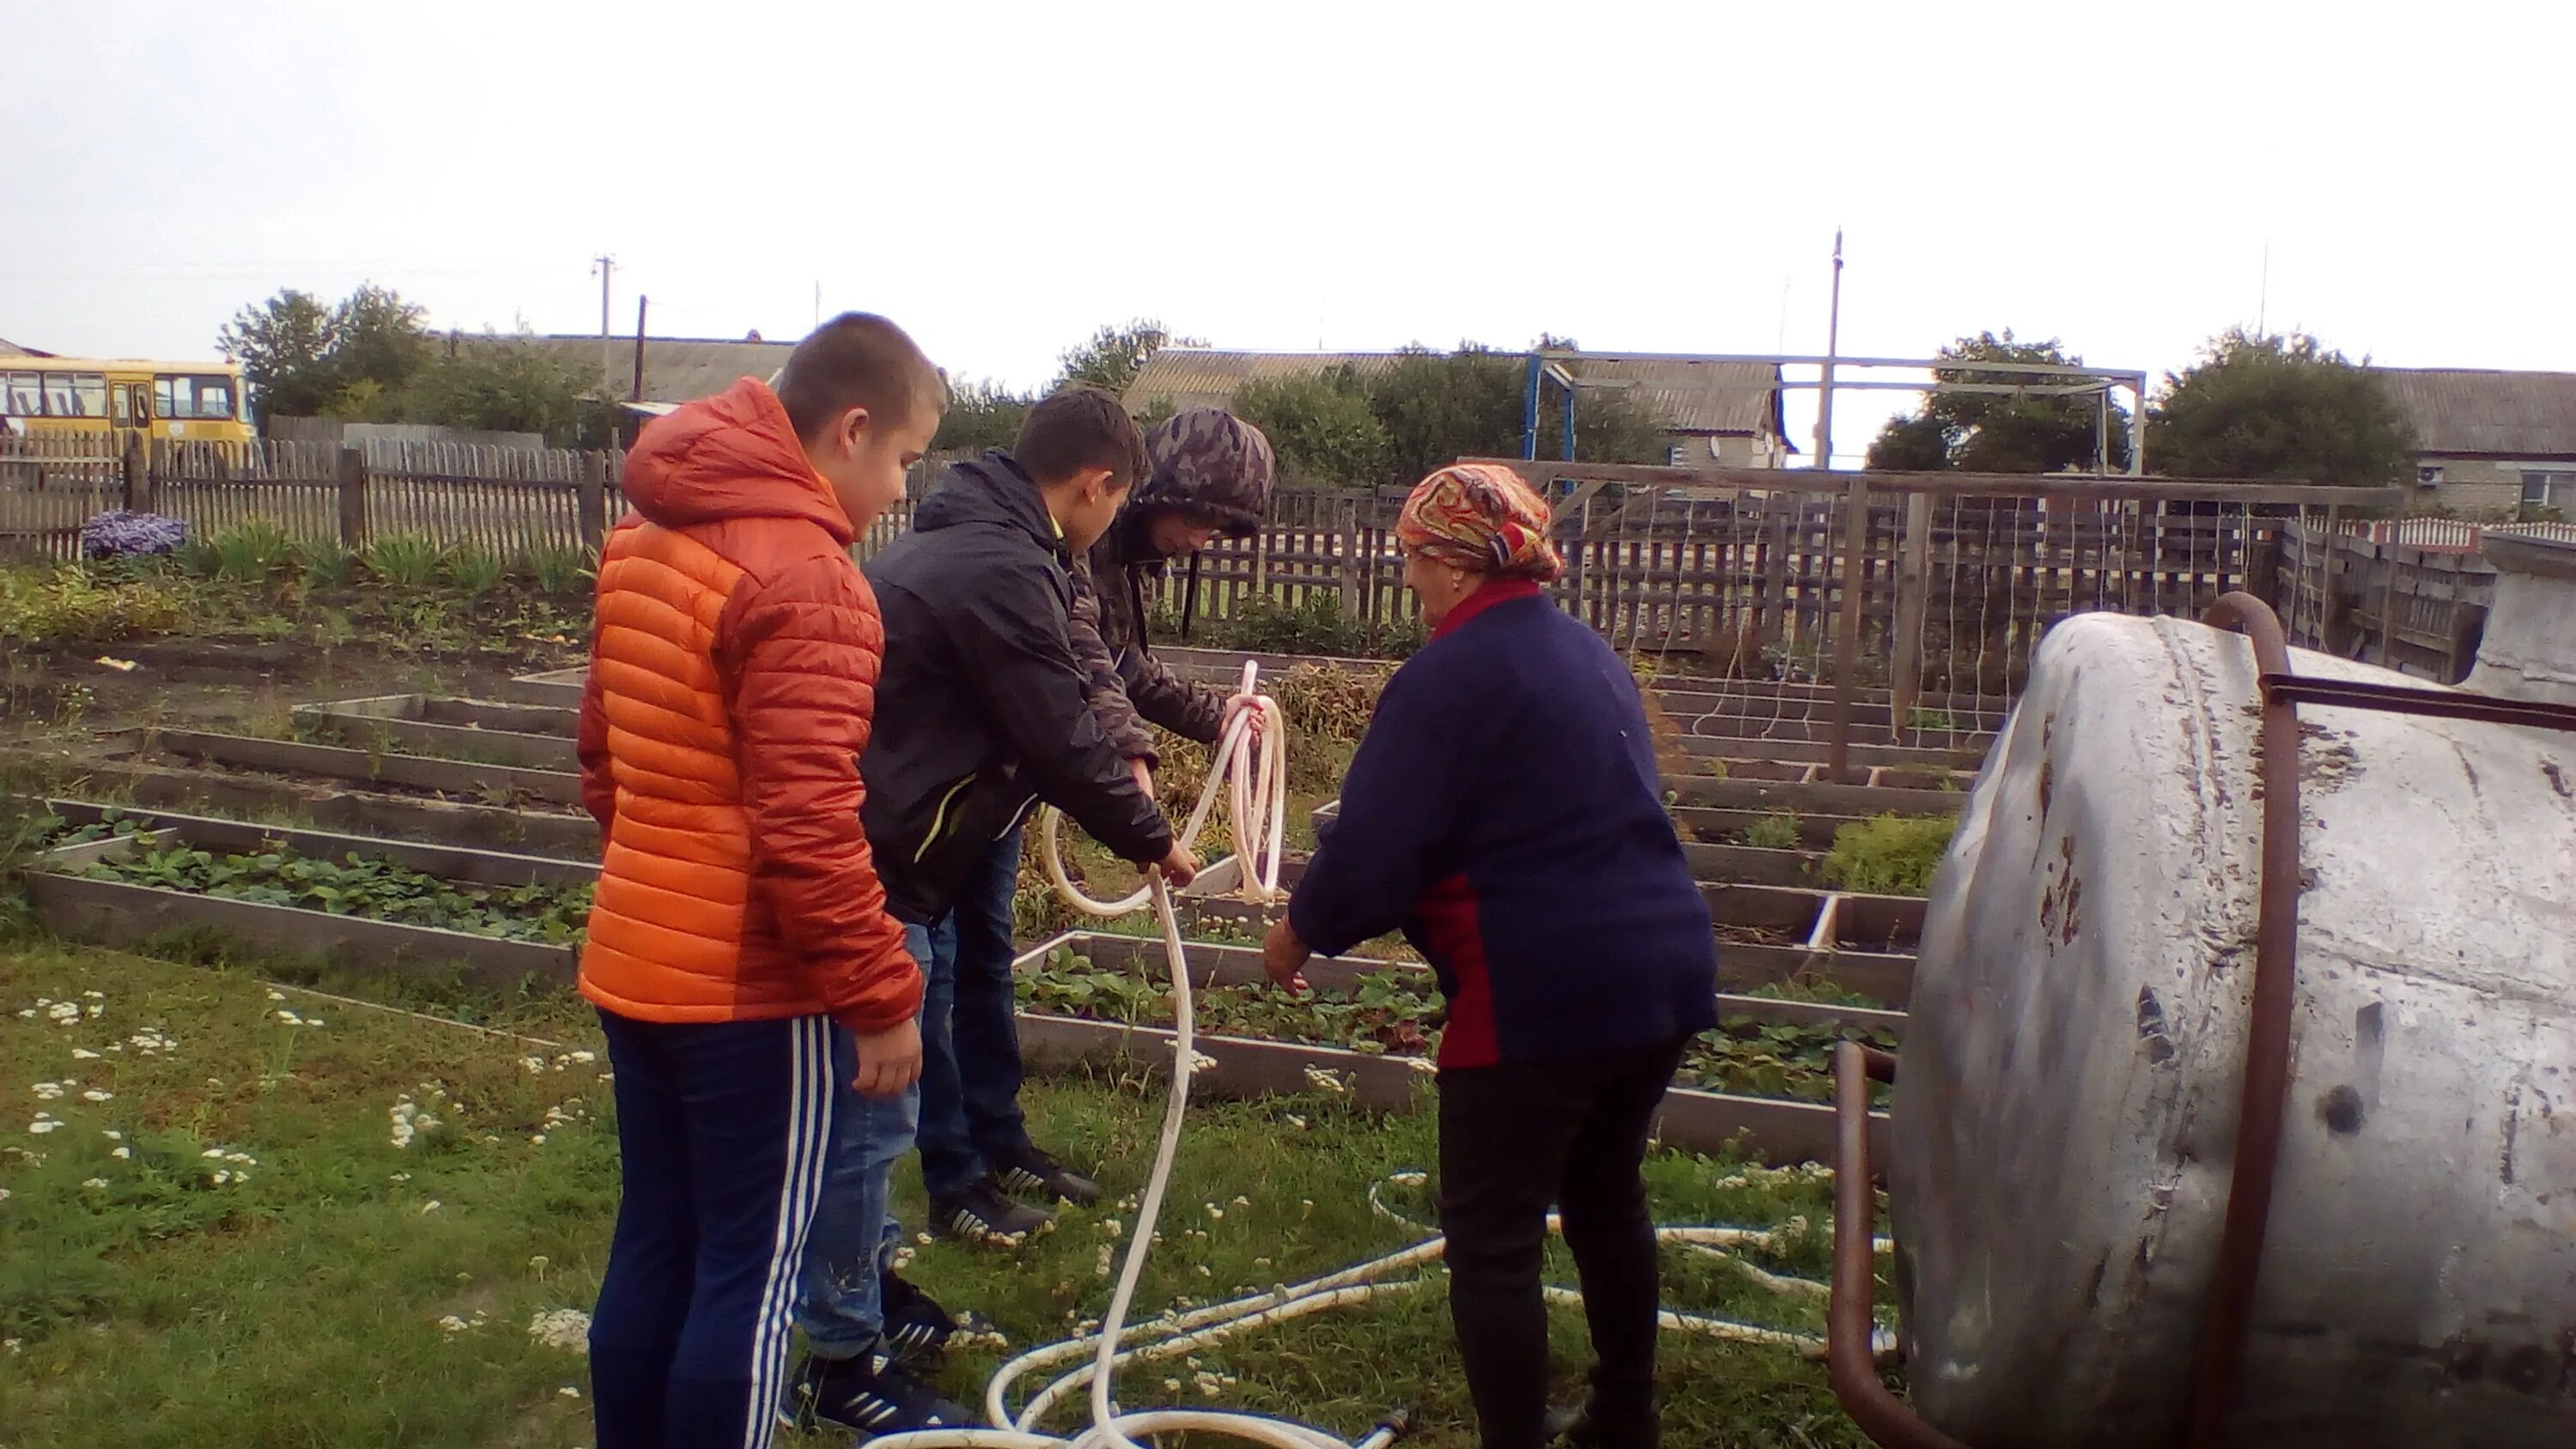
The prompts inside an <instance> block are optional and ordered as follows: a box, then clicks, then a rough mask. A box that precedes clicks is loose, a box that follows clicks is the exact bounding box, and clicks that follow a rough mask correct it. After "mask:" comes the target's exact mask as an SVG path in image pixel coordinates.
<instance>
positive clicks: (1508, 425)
mask: <svg viewBox="0 0 2576 1449" xmlns="http://www.w3.org/2000/svg"><path fill="white" fill-rule="evenodd" d="M1526 367H1527V362H1526V360H1525V359H1524V358H1522V357H1521V356H1520V355H1518V354H1505V353H1497V352H1494V351H1493V350H1491V349H1489V348H1485V347H1480V346H1478V345H1477V344H1475V343H1472V342H1465V343H1460V344H1459V346H1458V350H1457V351H1455V352H1434V351H1432V350H1431V349H1429V348H1427V347H1420V346H1415V347H1408V348H1406V349H1404V351H1403V352H1402V353H1401V354H1400V355H1399V356H1398V357H1397V358H1396V360H1395V362H1394V363H1393V365H1391V366H1389V367H1388V368H1387V369H1386V370H1385V371H1384V372H1381V373H1379V374H1378V375H1377V377H1376V378H1375V379H1373V380H1372V381H1371V383H1370V385H1369V410H1370V411H1371V412H1374V413H1376V414H1377V420H1378V423H1379V425H1380V426H1382V427H1384V428H1385V429H1386V437H1387V454H1388V462H1389V463H1391V464H1392V465H1393V466H1394V468H1395V473H1396V479H1397V480H1398V481H1404V482H1410V481H1411V480H1413V479H1416V478H1419V477H1421V476H1422V475H1423V474H1425V473H1428V472H1430V471H1432V470H1433V469H1435V468H1438V467H1440V466H1441V465H1442V464H1444V463H1452V462H1455V461H1457V460H1458V459H1459V458H1461V457H1484V458H1508V457H1513V456H1516V455H1517V454H1518V453H1519V452H1520V448H1521V398H1522V393H1523V391H1524V387H1525V383H1526V377H1527V374H1526V370H1525V369H1526ZM1577 426H1578V430H1579V428H1580V423H1579V421H1578V424H1577Z"/></svg>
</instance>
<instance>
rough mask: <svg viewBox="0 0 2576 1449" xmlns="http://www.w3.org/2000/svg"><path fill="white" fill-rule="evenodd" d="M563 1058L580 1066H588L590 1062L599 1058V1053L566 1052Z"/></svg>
mask: <svg viewBox="0 0 2576 1449" xmlns="http://www.w3.org/2000/svg"><path fill="white" fill-rule="evenodd" d="M564 1060H566V1061H569V1062H573V1063H576V1064H578V1065H581V1066H588V1065H590V1064H591V1063H592V1062H595V1061H598V1060H599V1054H598V1053H597V1052H568V1053H566V1054H565V1056H564Z"/></svg>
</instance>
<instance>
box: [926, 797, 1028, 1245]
mask: <svg viewBox="0 0 2576 1449" xmlns="http://www.w3.org/2000/svg"><path fill="white" fill-rule="evenodd" d="M1019 878H1020V834H1019V832H1018V831H1016V830H1015V831H1012V832H1011V833H1010V834H1009V835H1006V836H1004V837H1002V838H1001V839H1000V840H997V841H995V842H993V847H992V849H991V850H990V851H988V852H986V854H985V856H984V860H983V863H982V864H980V865H978V866H976V867H975V870H974V873H973V874H971V875H969V876H968V877H967V879H966V887H965V890H964V891H963V892H962V893H961V894H960V895H959V896H958V898H957V908H956V909H955V910H953V911H951V912H949V913H948V915H946V916H945V917H942V918H941V920H940V922H939V925H938V927H937V928H936V930H935V931H934V933H933V935H932V939H931V949H932V951H933V953H934V954H935V956H936V957H937V959H936V960H935V961H933V962H932V963H930V964H929V965H928V966H927V967H926V968H925V969H927V970H928V971H929V973H930V977H929V982H928V985H927V988H926V990H925V992H924V994H923V997H922V1003H921V1183H922V1186H923V1187H924V1188H925V1189H927V1190H928V1191H929V1193H930V1197H931V1200H932V1201H933V1202H937V1201H939V1200H940V1199H943V1198H947V1197H952V1196H955V1195H956V1194H958V1193H961V1192H963V1191H965V1190H966V1189H967V1188H968V1187H970V1186H972V1185H974V1183H975V1180H976V1179H977V1178H980V1177H982V1176H983V1175H984V1173H985V1172H986V1171H987V1170H988V1169H990V1168H991V1167H992V1166H993V1164H994V1162H995V1161H996V1160H1009V1159H1011V1158H1013V1157H1015V1156H1017V1155H1018V1154H1019V1153H1021V1152H1023V1151H1026V1150H1027V1148H1028V1146H1029V1129H1028V1122H1027V1120H1026V1119H1025V1118H1024V1117H1023V1116H1022V1115H1021V1113H1020V1031H1019V1021H1018V1018H1017V1015H1016V1013H1017V1011H1018V1007H1019V1003H1018V1002H1017V1001H1016V1000H1015V999H1014V998H1013V995H1012V990H1011V958H1012V955H1013V948H1012V945H1011V896H1012V893H1013V891H1014V889H1015V888H1016V887H1017V885H1018V884H1019Z"/></svg>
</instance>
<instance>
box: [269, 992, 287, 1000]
mask: <svg viewBox="0 0 2576 1449" xmlns="http://www.w3.org/2000/svg"><path fill="white" fill-rule="evenodd" d="M268 999H269V1000H271V1001H284V1000H285V999H286V993H285V992H283V991H272V992H270V993H268Z"/></svg>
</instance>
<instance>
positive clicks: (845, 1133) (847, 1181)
mask: <svg viewBox="0 0 2576 1449" xmlns="http://www.w3.org/2000/svg"><path fill="white" fill-rule="evenodd" d="M903 944H904V949H905V950H907V951H910V952H911V953H912V959H913V960H915V961H917V962H920V963H922V970H923V972H924V974H925V975H927V974H928V972H929V969H930V968H929V963H930V961H931V959H932V957H933V954H934V953H933V952H932V950H931V939H930V930H929V928H928V927H925V926H906V927H904V933H903ZM858 1074H859V1061H858V1043H857V1041H856V1039H854V1038H853V1037H852V1036H851V1035H850V1034H849V1033H848V1032H846V1031H843V1030H842V1029H841V1028H839V1027H837V1026H835V1027H834V1028H832V1075H833V1082H834V1085H835V1086H836V1087H837V1088H838V1089H839V1090H838V1093H837V1095H836V1097H835V1100H834V1102H833V1106H832V1144H831V1149H830V1151H829V1153H828V1154H827V1156H826V1158H825V1161H824V1166H823V1200H822V1203H821V1205H820V1206H819V1207H818V1208H817V1209H816V1210H815V1213H814V1226H813V1228H812V1230H811V1231H810V1232H808V1233H807V1235H806V1239H805V1258H804V1263H803V1267H802V1270H801V1271H800V1272H799V1274H798V1277H797V1296H796V1326H797V1327H798V1328H799V1329H802V1330H803V1331H804V1334H805V1343H806V1346H807V1347H808V1348H810V1349H811V1350H813V1352H814V1355H815V1357H817V1358H856V1357H858V1356H859V1355H860V1354H863V1353H867V1352H870V1351H871V1350H873V1349H874V1348H875V1347H876V1345H877V1339H878V1336H879V1335H881V1334H882V1333H883V1332H884V1331H885V1304H884V1302H883V1292H882V1290H881V1288H880V1286H879V1282H878V1274H880V1273H882V1272H884V1271H885V1269H886V1268H887V1267H888V1266H889V1265H890V1263H891V1262H892V1259H893V1256H894V1247H895V1244H896V1242H897V1241H898V1233H899V1229H898V1228H897V1227H896V1225H895V1220H894V1208H893V1204H892V1203H891V1202H890V1201H889V1196H890V1192H891V1185H892V1179H893V1176H894V1165H895V1164H896V1163H897V1162H899V1161H901V1160H902V1159H903V1155H904V1154H905V1153H907V1152H910V1151H911V1150H912V1139H913V1132H914V1129H915V1128H916V1126H917V1125H918V1123H919V1121H920V1115H921V1089H920V1088H919V1087H917V1086H916V1087H907V1088H905V1089H904V1091H903V1093H902V1095H900V1096H895V1097H863V1096H861V1095H859V1093H858V1092H857V1091H856V1090H854V1089H853V1088H852V1087H851V1085H850V1083H851V1082H852V1081H854V1080H856V1079H857V1077H858Z"/></svg>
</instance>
